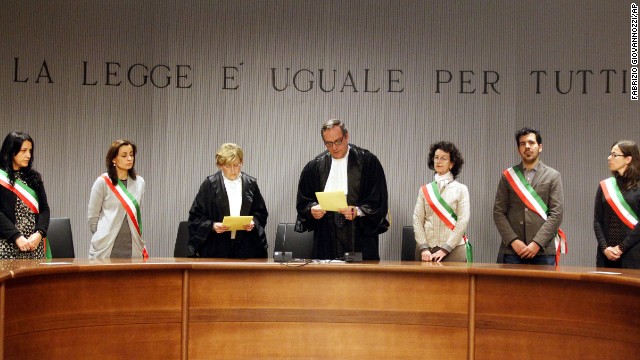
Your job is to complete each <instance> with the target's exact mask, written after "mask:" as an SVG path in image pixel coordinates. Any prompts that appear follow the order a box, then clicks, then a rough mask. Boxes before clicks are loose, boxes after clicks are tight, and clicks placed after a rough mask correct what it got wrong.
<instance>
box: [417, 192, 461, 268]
mask: <svg viewBox="0 0 640 360" xmlns="http://www.w3.org/2000/svg"><path fill="white" fill-rule="evenodd" d="M422 193H423V194H424V198H425V199H426V200H427V203H428V204H429V207H431V210H433V212H434V213H435V214H436V215H437V216H438V218H440V220H442V222H443V223H444V224H445V226H446V227H448V228H449V229H450V230H453V229H454V228H455V227H456V222H457V221H458V216H457V215H456V213H455V212H454V211H453V209H452V208H451V207H450V206H449V204H447V202H446V201H444V199H443V198H442V195H441V194H440V190H438V185H437V184H436V182H435V181H434V182H431V183H429V184H426V185H422ZM462 239H463V240H464V244H465V250H466V252H467V262H473V248H472V246H471V243H470V242H469V239H468V238H467V235H466V234H465V235H463V236H462Z"/></svg>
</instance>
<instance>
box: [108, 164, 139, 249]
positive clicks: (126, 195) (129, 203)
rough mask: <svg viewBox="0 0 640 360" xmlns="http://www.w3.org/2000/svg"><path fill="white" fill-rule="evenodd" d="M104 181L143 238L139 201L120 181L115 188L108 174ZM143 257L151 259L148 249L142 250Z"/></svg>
mask: <svg viewBox="0 0 640 360" xmlns="http://www.w3.org/2000/svg"><path fill="white" fill-rule="evenodd" d="M102 179H104V181H105V182H106V183H107V185H108V186H109V189H111V191H112V192H113V194H114V195H115V196H116V198H118V200H120V204H122V207H123V208H124V210H125V211H126V212H127V214H128V215H129V218H130V219H131V222H132V223H133V226H134V227H135V229H136V231H137V232H138V235H140V237H142V216H141V212H140V204H138V201H137V200H136V199H135V198H134V197H133V195H132V194H131V193H130V192H129V190H127V187H126V186H125V185H124V183H123V182H122V181H120V180H119V179H118V185H117V186H115V185H114V184H113V182H111V179H109V176H107V175H106V174H103V175H102ZM134 210H135V211H134ZM142 257H143V258H145V259H147V258H149V253H148V252H147V248H146V247H143V248H142Z"/></svg>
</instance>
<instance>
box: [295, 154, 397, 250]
mask: <svg viewBox="0 0 640 360" xmlns="http://www.w3.org/2000/svg"><path fill="white" fill-rule="evenodd" d="M349 146H350V149H349V158H348V163H347V179H348V188H349V193H348V194H347V204H349V205H355V206H357V207H358V208H360V210H361V211H362V213H363V214H364V216H358V217H357V218H356V220H354V221H355V251H357V252H362V258H363V260H380V254H379V251H378V248H379V246H378V234H382V233H383V232H385V231H386V230H387V229H388V227H389V222H388V221H387V220H386V216H387V212H388V208H389V206H388V194H387V180H386V178H385V176H384V170H383V169H382V165H381V164H380V161H379V160H378V158H377V157H376V156H375V155H374V154H372V153H371V152H369V151H368V150H366V149H363V148H360V147H358V146H355V145H353V144H350V145H349ZM330 170H331V154H329V152H328V151H324V152H323V153H322V154H320V155H318V156H317V157H316V158H315V159H313V160H311V161H310V162H308V163H307V165H306V166H305V167H304V169H303V170H302V173H301V174H300V181H299V183H298V196H297V200H296V209H297V211H298V219H297V222H296V231H298V232H304V231H312V230H313V231H314V234H313V257H314V258H317V259H335V258H338V257H341V256H342V255H343V254H336V246H335V241H336V240H335V239H336V237H335V228H336V225H335V221H334V219H333V217H332V216H326V215H325V216H323V217H322V218H320V219H318V220H316V219H314V218H313V216H312V215H311V207H312V206H315V205H317V204H318V200H317V199H316V194H315V193H316V192H317V191H324V187H325V185H326V183H327V178H328V177H329V171H330ZM327 214H329V213H327ZM350 224H351V222H350V221H349V220H345V226H351V225H350Z"/></svg>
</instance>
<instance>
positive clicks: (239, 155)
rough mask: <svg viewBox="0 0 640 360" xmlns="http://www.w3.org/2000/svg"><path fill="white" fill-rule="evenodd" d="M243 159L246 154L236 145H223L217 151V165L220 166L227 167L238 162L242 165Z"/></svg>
mask: <svg viewBox="0 0 640 360" xmlns="http://www.w3.org/2000/svg"><path fill="white" fill-rule="evenodd" d="M243 159H244V152H242V148H241V147H240V146H238V145H237V144H234V143H226V144H222V145H221V146H220V148H218V151H216V165H218V166H222V165H227V164H230V163H232V162H236V160H237V161H238V163H239V164H242V160H243Z"/></svg>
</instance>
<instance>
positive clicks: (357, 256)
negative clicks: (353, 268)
mask: <svg viewBox="0 0 640 360" xmlns="http://www.w3.org/2000/svg"><path fill="white" fill-rule="evenodd" d="M344 261H345V262H362V252H356V211H355V207H352V208H351V252H346V253H344Z"/></svg>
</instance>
